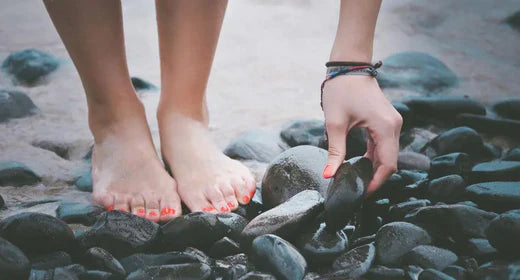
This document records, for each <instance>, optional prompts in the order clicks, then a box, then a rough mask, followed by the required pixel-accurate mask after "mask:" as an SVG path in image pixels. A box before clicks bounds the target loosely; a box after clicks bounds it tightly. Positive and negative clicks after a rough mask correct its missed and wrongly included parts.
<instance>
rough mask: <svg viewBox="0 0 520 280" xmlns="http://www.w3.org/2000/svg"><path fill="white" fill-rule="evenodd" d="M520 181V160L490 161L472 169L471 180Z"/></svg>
mask: <svg viewBox="0 0 520 280" xmlns="http://www.w3.org/2000/svg"><path fill="white" fill-rule="evenodd" d="M490 181H520V161H506V160H503V161H490V162H483V163H479V164H477V165H475V166H473V168H472V169H471V173H470V182H471V183H481V182H490Z"/></svg>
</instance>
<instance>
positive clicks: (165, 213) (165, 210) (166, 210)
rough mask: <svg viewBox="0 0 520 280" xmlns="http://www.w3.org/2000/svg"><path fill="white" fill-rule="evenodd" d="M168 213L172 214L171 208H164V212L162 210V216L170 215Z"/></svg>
mask: <svg viewBox="0 0 520 280" xmlns="http://www.w3.org/2000/svg"><path fill="white" fill-rule="evenodd" d="M168 213H170V210H169V208H163V210H161V215H163V216H164V215H168Z"/></svg>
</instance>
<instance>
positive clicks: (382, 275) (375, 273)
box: [363, 265, 404, 280]
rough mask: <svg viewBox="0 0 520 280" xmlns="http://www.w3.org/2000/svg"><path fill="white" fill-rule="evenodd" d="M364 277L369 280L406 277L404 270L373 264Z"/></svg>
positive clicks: (394, 279) (390, 279) (389, 279)
mask: <svg viewBox="0 0 520 280" xmlns="http://www.w3.org/2000/svg"><path fill="white" fill-rule="evenodd" d="M363 277H364V278H366V279H367V280H402V279H404V270H403V269H401V268H389V267H386V266H382V265H373V266H372V267H371V268H370V269H369V270H368V272H367V273H366V274H365V275H364V276H363Z"/></svg>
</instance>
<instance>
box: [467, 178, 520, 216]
mask: <svg viewBox="0 0 520 280" xmlns="http://www.w3.org/2000/svg"><path fill="white" fill-rule="evenodd" d="M465 197H466V198H467V199H468V200H471V201H473V202H475V203H477V204H478V206H479V208H482V209H484V210H488V211H493V212H499V213H502V212H505V211H509V210H513V209H520V182H485V183H477V184H474V185H471V186H468V187H467V188H466V194H465Z"/></svg>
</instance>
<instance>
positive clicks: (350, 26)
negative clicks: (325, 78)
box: [330, 0, 381, 62]
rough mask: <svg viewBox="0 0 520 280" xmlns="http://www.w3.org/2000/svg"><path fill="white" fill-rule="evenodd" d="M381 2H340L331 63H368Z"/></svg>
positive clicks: (357, 0) (350, 0)
mask: <svg viewBox="0 0 520 280" xmlns="http://www.w3.org/2000/svg"><path fill="white" fill-rule="evenodd" d="M380 7H381V0H363V1H359V0H341V7H340V14H339V23H338V30H337V32H336V39H335V40H334V45H333V47H332V52H331V55H330V60H331V61H359V62H370V61H371V60H372V51H373V43H374V31H375V27H376V21H377V15H378V13H379V8H380Z"/></svg>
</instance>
